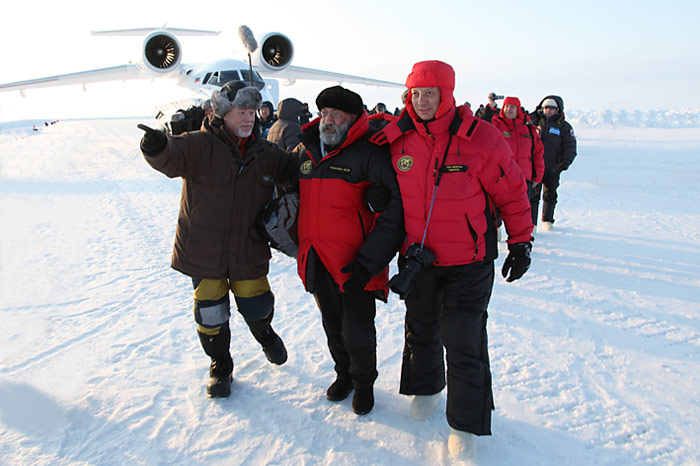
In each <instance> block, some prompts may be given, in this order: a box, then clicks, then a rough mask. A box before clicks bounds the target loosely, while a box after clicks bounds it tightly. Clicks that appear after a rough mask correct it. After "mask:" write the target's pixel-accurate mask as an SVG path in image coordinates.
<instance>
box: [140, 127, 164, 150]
mask: <svg viewBox="0 0 700 466" xmlns="http://www.w3.org/2000/svg"><path fill="white" fill-rule="evenodd" d="M137 126H138V128H139V129H142V130H144V131H145V132H146V134H144V135H143V137H142V138H141V152H143V153H144V154H146V155H150V156H153V155H158V154H160V153H161V152H162V151H163V149H165V145H166V144H167V143H168V137H167V136H166V135H165V133H164V132H163V131H162V130H159V129H158V130H156V129H153V128H149V127H148V126H146V125H142V124H139V125H137Z"/></svg>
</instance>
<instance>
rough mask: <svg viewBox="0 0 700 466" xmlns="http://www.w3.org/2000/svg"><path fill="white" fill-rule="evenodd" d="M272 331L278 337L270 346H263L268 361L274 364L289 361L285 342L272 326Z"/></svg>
mask: <svg viewBox="0 0 700 466" xmlns="http://www.w3.org/2000/svg"><path fill="white" fill-rule="evenodd" d="M270 331H271V332H272V333H273V334H274V335H275V336H276V337H277V339H276V340H275V341H274V343H272V344H271V345H269V346H264V347H263V353H265V357H266V358H267V360H268V361H270V362H271V363H273V364H277V365H282V364H284V363H285V362H287V348H285V347H284V342H283V341H282V339H281V338H280V337H279V335H277V334H276V333H275V332H274V331H273V330H272V327H270Z"/></svg>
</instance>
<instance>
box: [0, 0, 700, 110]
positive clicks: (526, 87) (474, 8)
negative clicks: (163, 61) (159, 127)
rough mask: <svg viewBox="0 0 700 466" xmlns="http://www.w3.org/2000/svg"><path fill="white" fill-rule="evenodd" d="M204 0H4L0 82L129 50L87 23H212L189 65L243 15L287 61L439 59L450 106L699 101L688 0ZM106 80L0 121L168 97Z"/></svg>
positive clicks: (309, 96) (385, 97)
mask: <svg viewBox="0 0 700 466" xmlns="http://www.w3.org/2000/svg"><path fill="white" fill-rule="evenodd" d="M210 3H211V6H209V5H208V4H207V3H203V4H202V3H200V4H195V3H193V2H191V1H188V2H184V1H170V2H167V3H162V2H155V3H151V2H141V1H132V0H125V1H120V2H111V3H107V4H98V3H96V2H86V1H76V0H66V1H61V2H55V1H51V2H49V1H45V0H39V1H34V2H31V3H29V4H25V3H22V2H11V3H9V4H8V5H4V6H3V15H2V17H0V44H2V47H0V63H2V64H3V66H2V67H1V68H0V83H6V82H13V81H18V80H24V79H31V78H37V77H43V76H52V75H55V74H63V73H70V72H75V71H82V70H87V69H96V68H101V67H107V66H115V65H121V64H125V63H128V62H129V61H135V60H138V58H139V56H140V46H141V39H134V38H107V37H92V36H90V31H92V30H108V29H124V28H134V27H151V26H161V25H165V24H167V25H168V26H171V27H184V28H197V29H211V30H220V31H221V35H220V36H217V37H213V38H212V37H205V38H189V37H187V38H181V42H182V45H183V54H184V56H183V61H184V62H202V61H208V60H213V59H217V58H223V57H227V56H231V54H233V53H234V52H235V51H236V50H239V51H240V50H241V46H240V40H239V39H238V36H237V32H236V31H237V28H238V26H240V25H242V24H245V25H247V26H249V27H250V28H251V29H252V30H253V32H254V33H256V34H262V33H263V32H268V31H278V32H283V33H285V34H286V35H288V36H289V37H290V39H292V41H293V42H294V44H295V60H294V63H293V64H294V65H298V66H304V67H310V68H318V69H327V70H332V71H338V72H342V73H348V74H356V75H362V76H369V77H376V78H380V79H386V80H391V81H396V82H400V83H403V82H404V81H405V78H406V76H407V74H408V73H409V72H410V69H411V66H412V65H413V64H414V63H415V62H417V61H422V60H429V59H439V60H443V61H445V62H447V63H450V64H451V65H452V66H453V67H454V69H455V71H456V75H457V79H456V81H457V83H456V89H455V98H456V100H457V102H458V103H463V102H465V101H469V102H470V103H472V104H473V105H478V104H480V103H484V102H485V101H486V95H487V94H488V93H489V92H491V91H494V92H496V93H497V94H503V95H513V96H518V97H520V99H521V102H522V103H523V105H524V106H525V107H527V108H534V106H536V105H537V103H539V101H540V100H541V98H542V97H544V96H545V95H547V94H558V95H561V96H562V97H563V98H564V101H565V106H566V107H567V108H571V109H580V110H595V109H600V108H621V109H697V108H700V86H698V85H697V82H698V76H700V61H699V60H697V50H698V49H700V30H698V28H697V27H696V25H695V21H696V20H697V18H698V17H700V4H698V3H694V2H686V1H667V2H652V1H641V2H632V1H620V2H607V1H598V0H594V1H588V2H559V1H550V0H545V1H537V2H527V3H526V2H518V1H495V2H484V1H462V0H460V1H442V0H436V1H433V2H430V3H426V2H418V1H410V0H409V1H384V2H376V1H370V0H358V1H353V2H351V3H347V2H342V3H340V2H320V1H305V2H289V1H278V0H270V1H266V2H241V1H235V2H227V3H220V2H210ZM59 18H60V19H59ZM237 57H239V58H240V55H237ZM328 85H330V84H329V83H323V82H312V83H307V84H297V85H295V86H292V87H288V88H287V87H282V89H281V94H282V97H283V98H284V97H290V96H294V97H298V98H300V99H301V100H303V101H308V102H312V103H313V100H314V99H315V96H316V95H317V94H318V92H320V90H322V89H323V88H325V87H327V86H328ZM120 86H121V87H114V86H112V85H108V84H99V85H92V86H90V87H89V89H88V92H83V91H82V90H81V87H80V86H73V88H72V89H70V90H61V91H57V90H55V89H52V90H51V91H50V92H49V91H48V90H47V91H34V92H31V93H30V94H29V97H28V98H27V99H22V98H20V97H19V95H18V93H17V92H12V93H10V95H7V94H8V93H2V94H0V121H8V120H13V119H17V118H18V117H19V116H20V115H25V114H27V113H29V114H30V115H32V116H38V115H37V112H38V113H41V112H42V111H47V110H48V109H50V112H51V115H53V114H56V117H59V116H61V115H64V114H69V115H74V114H77V113H88V114H96V115H101V114H103V113H106V112H107V111H106V110H102V108H101V107H102V105H101V102H102V99H105V98H106V99H114V100H117V101H119V104H120V105H119V106H118V107H119V109H118V110H115V109H114V108H110V110H109V112H112V113H114V112H123V113H124V114H129V112H130V110H131V114H133V113H134V112H136V113H137V114H139V115H141V114H145V113H148V114H150V113H151V110H152V107H153V105H155V104H157V102H158V101H162V100H163V99H168V98H169V97H172V96H173V95H178V91H177V90H175V89H173V88H172V87H169V86H168V85H165V84H163V83H161V82H158V83H157V84H156V83H153V82H151V81H147V82H146V83H140V84H139V85H138V86H136V85H133V84H126V85H125V84H121V83H120ZM357 90H358V92H359V93H360V94H361V95H362V96H363V98H364V99H365V103H366V104H367V105H368V107H369V108H372V107H373V106H374V104H376V102H378V101H383V102H385V103H386V104H387V106H388V107H389V108H390V109H393V108H394V107H396V106H400V92H396V90H391V89H377V88H370V87H365V86H359V87H357ZM83 94H87V95H83ZM115 94H117V95H122V94H128V95H130V96H132V97H131V98H120V97H115V96H114V95H115ZM151 101H153V102H151ZM147 105H148V107H147V109H146V110H144V108H146V106H147ZM122 107H123V109H122ZM47 116H49V115H47Z"/></svg>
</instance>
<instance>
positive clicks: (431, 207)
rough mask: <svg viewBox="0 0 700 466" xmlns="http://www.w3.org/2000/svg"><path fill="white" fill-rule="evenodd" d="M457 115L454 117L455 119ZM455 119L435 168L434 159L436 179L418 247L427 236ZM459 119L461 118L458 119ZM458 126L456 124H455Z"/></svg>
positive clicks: (423, 243) (422, 244)
mask: <svg viewBox="0 0 700 466" xmlns="http://www.w3.org/2000/svg"><path fill="white" fill-rule="evenodd" d="M456 119H458V117H455V120H456ZM455 120H453V121H452V124H451V125H450V139H449V140H448V141H447V147H445V153H444V154H443V156H442V165H441V166H440V168H439V169H438V168H437V159H435V168H436V171H437V179H436V180H435V186H434V187H433V196H432V198H431V199H430V209H429V210H428V219H427V220H426V221H425V230H423V239H421V242H420V247H421V248H422V247H423V246H424V245H425V238H426V237H427V236H428V225H429V224H430V217H431V216H432V215H433V207H435V199H436V198H437V192H438V188H439V187H440V180H441V179H442V174H443V168H444V167H445V161H446V160H447V152H448V151H449V150H450V144H452V136H454V133H455V132H456V131H452V129H453V126H455ZM460 121H461V119H460ZM457 127H458V126H457Z"/></svg>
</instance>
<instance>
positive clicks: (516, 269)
mask: <svg viewBox="0 0 700 466" xmlns="http://www.w3.org/2000/svg"><path fill="white" fill-rule="evenodd" d="M531 250H532V243H530V242H529V241H528V242H527V243H515V244H509V245H508V251H509V252H508V257H506V260H505V262H503V269H502V270H501V274H502V275H503V277H504V278H505V277H506V276H508V272H510V276H508V278H506V281H507V282H512V281H515V280H517V279H518V278H520V277H522V276H523V275H524V274H525V272H527V269H529V268H530V251H531Z"/></svg>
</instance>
